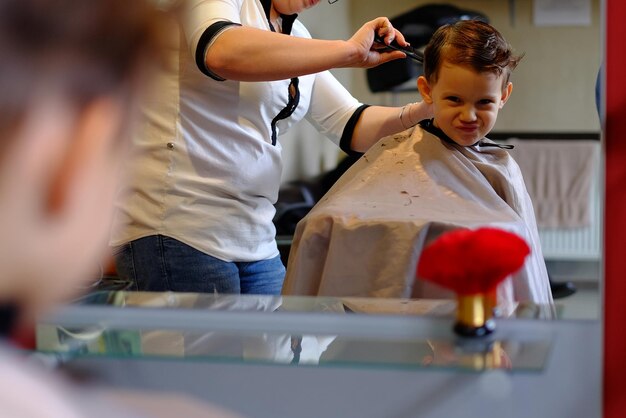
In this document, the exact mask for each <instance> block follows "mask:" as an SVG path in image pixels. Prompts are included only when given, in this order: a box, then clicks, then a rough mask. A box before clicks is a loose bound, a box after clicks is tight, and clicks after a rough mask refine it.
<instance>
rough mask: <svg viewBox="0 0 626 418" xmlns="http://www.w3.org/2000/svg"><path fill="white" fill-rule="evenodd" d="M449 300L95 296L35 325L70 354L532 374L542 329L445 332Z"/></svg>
mask: <svg viewBox="0 0 626 418" xmlns="http://www.w3.org/2000/svg"><path fill="white" fill-rule="evenodd" d="M455 309H456V303H455V302H454V301H450V300H430V299H428V300H427V299H421V300H420V299H371V298H355V297H350V298H347V297H342V298H330V297H297V296H282V297H280V296H257V295H217V294H195V293H172V292H164V293H157V292H125V291H108V292H96V293H93V294H90V295H87V296H86V297H84V298H81V299H80V300H78V301H76V303H75V304H73V305H70V306H66V307H64V309H62V310H61V311H59V312H57V313H56V314H55V315H53V316H50V317H48V318H45V319H42V320H41V321H40V323H39V324H38V326H37V349H38V351H40V352H42V353H47V354H50V355H53V356H56V358H57V359H58V360H59V361H71V360H72V359H75V358H77V357H93V356H106V357H116V358H148V357H150V358H175V359H185V360H189V361H212V362H227V363H229V362H239V363H246V364H248V363H254V364H268V363H269V364H281V365H291V366H341V367H360V368H363V367H374V368H392V369H402V370H411V369H421V368H427V369H459V370H465V371H483V370H488V369H502V370H506V371H525V372H540V371H541V370H543V368H544V367H545V364H546V359H547V357H548V355H549V353H550V349H551V345H552V336H551V335H550V333H547V332H540V331H537V330H536V331H534V332H530V333H524V334H519V333H512V332H510V331H507V330H506V329H497V330H496V332H495V333H494V334H492V335H490V336H488V337H487V338H479V339H468V338H460V337H457V336H455V335H454V334H453V332H452V324H453V321H454V313H455ZM498 316H499V319H498V320H497V321H499V322H506V321H510V320H511V319H513V318H515V320H516V321H519V320H520V319H523V320H529V319H539V318H541V319H554V318H555V314H554V310H553V309H552V307H542V306H537V305H533V304H519V303H516V304H513V305H501V306H499V308H498ZM499 328H501V327H499Z"/></svg>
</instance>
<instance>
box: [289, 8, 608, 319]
mask: <svg viewBox="0 0 626 418" xmlns="http://www.w3.org/2000/svg"><path fill="white" fill-rule="evenodd" d="M432 3H446V4H452V5H455V6H457V7H460V8H463V9H466V10H474V11H477V12H480V13H482V14H484V15H486V16H487V17H488V19H489V22H490V23H491V24H493V25H494V26H495V27H496V28H498V29H499V30H500V32H501V33H502V34H503V35H504V37H505V38H506V39H507V40H508V41H509V42H510V43H511V45H512V46H513V48H514V49H515V50H516V52H518V53H524V54H525V56H524V58H523V60H522V61H521V63H520V65H519V66H518V68H517V69H516V70H515V71H514V73H513V76H512V81H513V83H514V94H513V95H512V97H511V100H509V102H508V103H507V105H506V107H505V109H504V110H503V111H502V112H501V113H500V115H499V117H498V122H497V124H496V126H495V128H494V130H493V131H492V134H491V135H490V137H491V138H493V139H496V140H497V139H504V138H507V137H511V136H513V137H518V138H521V140H533V139H537V140H542V141H545V143H546V144H547V143H548V142H556V144H557V146H559V147H561V148H562V149H563V150H565V149H571V148H573V147H574V145H572V144H575V145H576V146H578V145H581V144H583V143H586V144H589V146H590V147H591V150H592V151H591V153H590V154H591V156H590V157H589V158H590V159H591V160H592V162H590V163H589V164H591V166H592V167H593V168H592V169H591V171H588V172H587V173H589V175H587V176H585V177H586V178H587V180H588V184H587V187H589V189H587V192H586V194H585V195H584V196H585V199H583V200H578V201H562V202H560V203H559V205H560V207H561V208H564V210H571V211H576V210H581V211H584V212H585V213H586V215H585V216H584V217H583V218H584V219H583V218H581V219H583V221H582V222H583V223H582V224H580V223H579V224H577V225H574V226H571V225H567V226H558V225H557V226H556V227H555V226H550V225H548V226H544V227H540V235H541V241H542V247H543V253H544V257H545V259H546V264H547V266H548V270H549V272H550V275H551V278H552V279H553V281H554V282H557V283H560V282H563V281H572V282H574V284H575V285H576V287H577V289H578V291H577V293H576V294H574V295H573V296H569V297H566V298H563V299H557V300H556V302H557V304H558V309H560V316H561V317H563V318H599V313H600V309H599V306H600V304H599V302H600V299H599V292H598V288H599V285H600V282H601V279H600V271H601V268H600V266H601V257H602V252H601V235H600V232H601V229H602V224H601V213H602V208H601V205H600V203H601V196H600V192H601V189H602V187H600V185H601V180H600V179H601V177H600V173H601V172H602V170H603V168H602V156H601V146H600V141H599V138H600V121H599V117H598V110H597V108H596V102H595V100H594V97H595V86H596V78H597V76H598V71H599V67H600V62H601V51H602V48H601V47H600V46H601V40H602V31H601V26H602V23H601V0H589V1H588V2H587V1H580V2H575V3H576V4H574V3H570V4H569V6H566V7H578V6H580V7H581V12H582V15H583V16H585V15H587V16H588V18H589V24H585V25H580V24H576V25H564V26H560V25H559V22H552V24H549V23H550V22H548V24H547V25H545V26H539V25H537V24H536V23H535V22H536V19H541V18H543V21H544V23H543V24H545V23H546V22H545V20H546V19H547V20H549V19H550V17H551V16H552V17H554V12H555V10H550V8H551V7H557V6H558V4H565V3H567V2H543V5H542V2H531V1H523V0H517V1H515V0H512V1H508V2H507V1H493V0H463V1H461V0H450V1H445V2H442V1H426V0H393V1H387V2H377V1H373V0H359V1H358V2H357V1H347V0H346V1H341V2H337V3H335V4H333V5H329V4H326V3H324V4H320V5H319V6H317V7H315V8H313V9H311V10H307V11H305V12H304V13H302V15H301V16H300V17H301V20H302V21H303V22H304V23H305V25H306V26H307V28H308V29H309V31H310V32H311V34H312V35H313V37H316V38H322V39H324V38H326V39H336V38H341V39H347V38H349V37H350V36H351V35H352V33H353V32H354V31H355V30H356V29H358V27H360V25H361V24H362V23H363V22H365V21H368V20H371V19H373V18H375V17H377V16H388V17H390V18H393V17H395V16H398V15H400V14H403V13H405V12H407V11H410V10H412V9H414V8H416V7H419V6H421V5H424V4H432ZM587 5H588V7H589V8H588V9H585V7H586V6H587ZM541 7H543V9H541ZM551 13H552V14H551ZM557 14H558V13H557ZM559 16H561V17H563V14H562V13H561V14H560V15H559ZM583 20H584V19H583ZM413 46H417V45H413ZM333 72H334V73H335V75H336V76H337V78H338V79H339V80H340V81H341V82H342V83H343V84H344V86H346V87H347V88H348V90H349V91H350V92H351V93H352V94H353V95H354V96H355V97H357V98H358V99H359V100H360V101H362V102H363V103H368V104H383V105H400V104H404V103H409V102H412V101H416V100H418V99H419V97H418V93H417V91H404V92H380V93H372V92H371V91H370V89H369V87H368V84H367V79H366V72H365V70H336V71H333ZM301 125H306V124H301ZM290 136H306V137H308V136H319V134H318V133H317V132H316V131H315V130H314V129H313V128H311V127H309V126H301V127H300V128H299V130H297V132H294V133H291V135H290ZM294 139H295V140H290V139H289V138H285V139H283V140H282V141H281V142H282V144H283V148H284V152H285V153H287V154H291V155H290V156H287V157H286V158H285V163H286V167H285V180H289V179H294V178H298V177H300V178H302V177H310V176H311V175H312V174H313V175H314V174H317V173H319V172H320V171H325V170H329V169H331V168H333V167H334V166H335V165H336V162H337V157H336V155H337V151H336V148H335V147H334V145H333V144H331V143H330V141H327V140H325V139H324V138H320V139H319V140H318V139H317V138H315V139H312V140H308V139H307V140H302V139H303V138H294ZM533 142H534V141H533ZM305 143H306V144H307V145H302V144H305ZM310 144H315V145H313V146H314V147H315V149H314V150H312V149H311V148H306V150H305V149H304V148H303V147H310V146H311V145H310ZM527 144H530V141H529V142H527ZM568 145H569V146H568ZM565 146H567V148H566V147H565ZM520 148H521V147H520ZM587 150H588V151H589V149H587ZM312 155H319V156H320V157H319V158H318V159H315V158H313V157H312ZM516 159H517V157H516ZM518 163H520V166H522V164H521V162H520V161H518ZM303 167H304V169H303ZM522 168H523V167H522ZM587 168H589V166H587ZM302 170H304V171H302ZM533 175H534V173H533V172H530V175H528V176H527V173H525V180H526V181H527V185H528V182H529V181H531V182H532V181H535V180H536V179H532V178H530V177H532V176H533ZM528 188H529V192H530V187H528ZM531 194H532V193H531ZM537 200H538V199H536V198H535V197H534V196H533V201H534V204H535V206H542V205H543V203H542V202H538V201H537ZM546 204H548V205H549V204H550V203H546ZM543 207H545V206H543ZM581 216H582V215H581ZM538 218H539V216H538Z"/></svg>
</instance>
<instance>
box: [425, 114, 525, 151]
mask: <svg viewBox="0 0 626 418" xmlns="http://www.w3.org/2000/svg"><path fill="white" fill-rule="evenodd" d="M418 125H419V126H420V127H421V128H422V129H423V130H425V131H426V132H428V133H431V134H433V135H435V136H436V137H438V138H439V139H441V140H442V141H444V142H447V143H448V144H456V145H458V144H457V143H456V142H454V140H452V138H450V137H449V136H448V135H446V134H445V133H444V132H443V131H442V130H441V129H439V128H437V127H436V126H435V124H434V123H433V119H424V120H422V121H420V122H419V123H418ZM476 145H478V146H481V147H496V148H502V149H513V145H510V144H496V143H493V142H487V141H485V138H483V139H479V140H478V141H476V142H474V143H473V144H472V145H468V146H469V147H473V146H476Z"/></svg>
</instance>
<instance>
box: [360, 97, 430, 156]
mask: <svg viewBox="0 0 626 418" xmlns="http://www.w3.org/2000/svg"><path fill="white" fill-rule="evenodd" d="M430 117H432V108H431V105H429V104H426V103H424V102H417V103H409V104H407V105H406V106H403V107H383V106H370V107H368V108H367V109H365V110H364V111H363V113H362V114H361V117H360V118H359V121H358V122H357V124H356V126H355V128H354V133H353V134H352V143H351V148H352V150H353V151H357V152H365V151H367V150H368V149H369V148H370V147H371V146H372V145H374V144H375V143H376V142H378V140H379V139H380V138H383V137H385V136H387V135H391V134H394V133H397V132H401V131H404V130H405V129H408V128H410V127H411V126H414V125H415V124H417V123H418V122H419V121H421V120H422V119H428V118H430Z"/></svg>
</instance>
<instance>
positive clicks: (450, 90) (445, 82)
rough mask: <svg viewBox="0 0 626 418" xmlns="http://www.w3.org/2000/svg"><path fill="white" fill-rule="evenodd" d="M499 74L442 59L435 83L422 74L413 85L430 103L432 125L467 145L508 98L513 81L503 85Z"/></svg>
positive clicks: (483, 131)
mask: <svg viewBox="0 0 626 418" xmlns="http://www.w3.org/2000/svg"><path fill="white" fill-rule="evenodd" d="M503 77H504V75H500V76H498V75H496V74H493V73H490V72H482V73H478V72H476V71H474V70H473V69H471V68H469V67H465V66H460V65H455V64H451V63H450V62H448V61H446V60H444V61H443V62H442V65H441V67H440V68H439V76H438V78H437V81H436V82H435V83H432V84H429V83H428V81H427V80H426V78H424V77H423V76H422V77H420V78H419V79H418V81H417V86H418V88H419V91H420V94H421V95H422V98H423V99H424V101H425V102H426V103H428V104H431V105H432V106H433V112H434V115H435V117H434V120H433V123H434V125H435V126H436V127H438V128H439V129H441V130H442V131H443V132H444V133H445V134H446V135H448V136H449V137H450V138H451V139H452V140H453V141H454V142H456V143H457V144H459V145H462V146H468V145H472V144H474V143H475V142H476V141H478V140H480V139H482V138H483V137H484V136H485V135H487V133H489V131H491V129H492V128H493V125H494V124H495V123H496V119H497V117H498V111H499V110H500V109H501V108H502V106H504V103H506V101H507V100H508V98H509V96H510V94H511V91H512V89H513V85H512V84H511V83H508V84H507V85H506V86H504V88H503V87H502V82H503Z"/></svg>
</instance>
